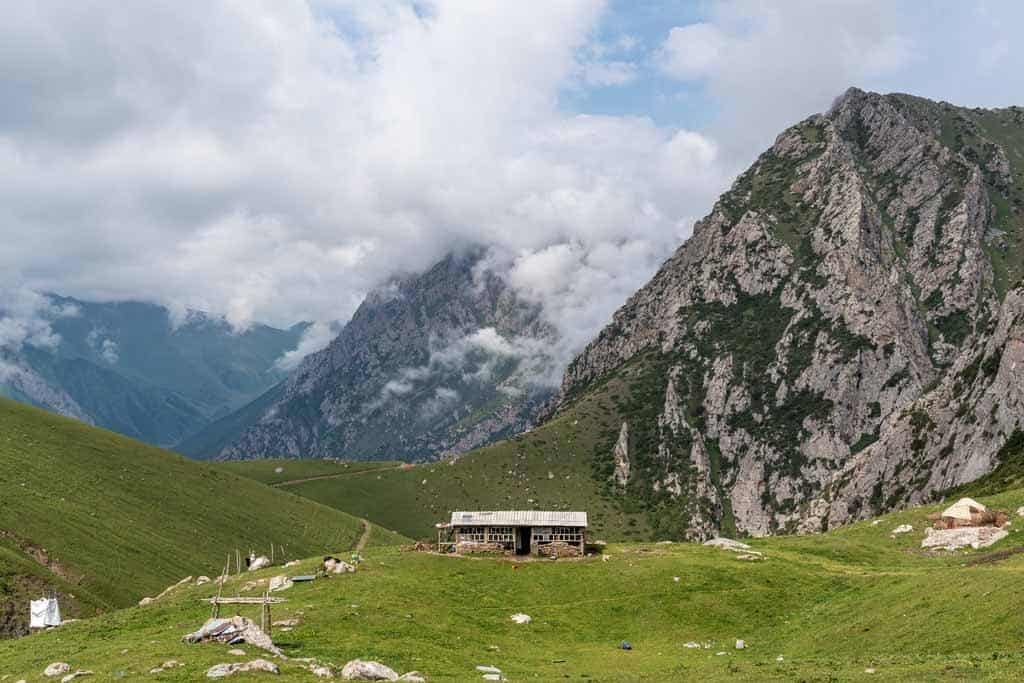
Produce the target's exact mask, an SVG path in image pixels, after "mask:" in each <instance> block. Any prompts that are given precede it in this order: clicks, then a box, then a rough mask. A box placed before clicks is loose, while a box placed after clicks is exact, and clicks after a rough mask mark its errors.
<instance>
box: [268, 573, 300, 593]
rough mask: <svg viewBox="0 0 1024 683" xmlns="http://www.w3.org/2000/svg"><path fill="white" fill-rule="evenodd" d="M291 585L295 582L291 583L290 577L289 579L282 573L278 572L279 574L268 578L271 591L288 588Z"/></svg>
mask: <svg viewBox="0 0 1024 683" xmlns="http://www.w3.org/2000/svg"><path fill="white" fill-rule="evenodd" d="M293 585H295V584H294V583H292V580H291V579H289V578H288V577H287V576H285V575H284V574H280V575H278V576H275V577H273V578H271V579H270V586H269V589H270V591H271V592H272V593H273V592H276V591H284V590H288V589H289V588H291V587H292V586H293Z"/></svg>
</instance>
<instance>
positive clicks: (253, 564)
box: [249, 555, 270, 572]
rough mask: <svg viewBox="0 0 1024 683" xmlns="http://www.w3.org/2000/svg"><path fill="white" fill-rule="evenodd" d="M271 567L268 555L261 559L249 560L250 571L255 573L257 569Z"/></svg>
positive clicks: (251, 558)
mask: <svg viewBox="0 0 1024 683" xmlns="http://www.w3.org/2000/svg"><path fill="white" fill-rule="evenodd" d="M269 566H270V558H269V557H267V556H266V555H260V556H259V557H250V558H249V571H251V572H254V571H256V570H257V569H263V568H265V567H269Z"/></svg>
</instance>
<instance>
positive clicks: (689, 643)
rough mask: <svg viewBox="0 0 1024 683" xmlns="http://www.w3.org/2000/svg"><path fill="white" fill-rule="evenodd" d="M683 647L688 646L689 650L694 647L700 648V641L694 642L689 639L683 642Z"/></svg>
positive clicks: (694, 648)
mask: <svg viewBox="0 0 1024 683" xmlns="http://www.w3.org/2000/svg"><path fill="white" fill-rule="evenodd" d="M683 647H688V648H690V649H691V650H696V649H699V648H700V643H695V642H694V641H692V640H691V641H690V642H688V643H683Z"/></svg>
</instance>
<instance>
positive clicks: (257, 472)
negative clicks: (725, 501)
mask: <svg viewBox="0 0 1024 683" xmlns="http://www.w3.org/2000/svg"><path fill="white" fill-rule="evenodd" d="M627 380H628V376H627V378H626V379H620V378H613V379H612V380H610V381H609V382H607V383H605V384H604V385H602V386H601V387H599V388H598V389H597V390H595V391H592V392H589V393H588V394H587V395H586V396H585V397H583V398H581V399H580V400H578V401H577V402H576V403H574V404H572V405H570V406H569V407H568V408H566V409H565V410H563V411H561V412H560V413H559V414H558V415H557V416H556V417H555V418H554V419H552V420H550V421H548V422H546V423H544V424H543V425H542V426H540V427H539V428H537V429H535V430H533V431H531V432H527V433H525V434H521V435H519V436H515V437H513V438H511V439H509V440H507V441H502V442H499V443H496V444H494V445H492V446H488V447H485V448H481V449H479V450H476V451H473V452H472V453H470V454H467V455H465V456H462V457H461V458H459V459H458V460H456V461H453V462H435V463H429V464H425V465H417V466H414V467H409V466H406V467H402V466H401V465H400V464H399V463H369V464H367V463H348V464H344V463H343V464H339V463H336V462H333V461H317V460H298V461H297V460H268V461H260V460H256V461H241V462H232V463H221V464H219V465H218V466H219V467H224V468H225V469H227V470H228V471H231V472H234V473H237V474H243V475H246V476H252V477H253V478H255V479H258V480H260V481H265V482H273V483H275V485H277V486H279V487H281V488H282V489H284V490H287V491H293V492H294V493H297V494H299V495H302V496H305V497H307V498H311V499H312V500H316V501H319V502H321V503H323V504H325V505H330V506H332V507H335V508H338V509H339V510H344V511H345V512H348V513H350V514H353V515H358V516H359V517H365V518H367V519H369V520H372V521H373V522H375V523H377V524H380V525H382V526H384V527H387V528H389V529H394V530H396V531H398V532H399V533H401V534H404V535H406V536H410V537H413V538H432V537H433V535H434V534H435V530H434V524H435V523H436V522H438V521H441V520H445V519H447V518H448V515H449V513H450V512H451V511H452V510H459V509H486V510H491V509H524V508H532V509H550V510H586V511H587V512H588V513H589V516H590V523H591V532H592V535H593V536H594V537H601V538H605V539H607V540H620V541H621V540H636V541H640V540H659V539H662V538H676V537H678V536H677V534H676V533H675V532H676V529H675V528H674V527H672V525H671V520H670V518H669V516H667V515H659V514H657V511H658V508H657V505H656V504H653V505H652V504H651V503H650V502H649V501H639V502H638V501H636V500H635V499H629V498H626V497H623V496H620V495H616V494H615V493H614V492H613V491H612V489H611V488H610V487H609V486H608V485H607V484H606V483H605V482H606V481H607V473H605V472H603V471H596V470H595V463H598V462H604V460H605V458H596V457H595V455H596V454H597V451H598V449H604V448H605V446H606V444H607V441H608V440H609V438H610V439H611V441H612V442H614V439H615V434H617V432H618V428H619V424H620V423H619V422H618V414H619V413H618V409H617V408H616V402H617V401H619V400H620V397H619V394H620V393H622V392H625V391H626V390H627V387H625V386H624V385H625V382H626V381H627ZM602 452H603V451H602ZM277 467H282V468H284V471H283V472H282V473H280V474H276V473H274V470H275V469H276V468H277ZM364 467H368V468H369V469H360V468H364ZM333 475H336V476H333ZM314 477H318V478H314ZM304 479H308V481H302V480H304ZM292 482H294V483H292ZM641 505H644V506H645V507H643V508H641ZM651 510H654V511H655V513H654V514H651V513H650V511H651Z"/></svg>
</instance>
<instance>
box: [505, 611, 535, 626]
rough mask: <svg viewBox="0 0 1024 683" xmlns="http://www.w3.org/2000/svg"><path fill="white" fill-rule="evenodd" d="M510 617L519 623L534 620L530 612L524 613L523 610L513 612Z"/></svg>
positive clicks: (527, 622)
mask: <svg viewBox="0 0 1024 683" xmlns="http://www.w3.org/2000/svg"><path fill="white" fill-rule="evenodd" d="M509 618H510V619H511V620H512V621H514V622H516V623H517V624H529V623H530V622H531V621H533V617H531V616H530V615H529V614H523V613H522V612H518V613H516V614H513V615H512V616H511V617H509Z"/></svg>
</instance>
